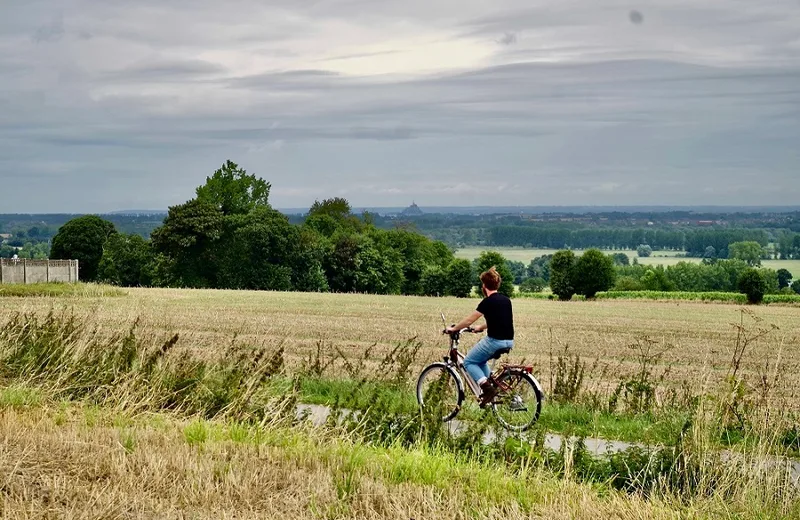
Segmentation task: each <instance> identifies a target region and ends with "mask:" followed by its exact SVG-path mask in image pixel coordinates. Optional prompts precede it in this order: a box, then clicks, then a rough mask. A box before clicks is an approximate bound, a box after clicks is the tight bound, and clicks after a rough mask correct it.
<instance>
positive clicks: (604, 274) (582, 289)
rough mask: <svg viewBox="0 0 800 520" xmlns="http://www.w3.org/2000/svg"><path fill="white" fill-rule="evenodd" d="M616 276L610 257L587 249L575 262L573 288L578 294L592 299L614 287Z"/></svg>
mask: <svg viewBox="0 0 800 520" xmlns="http://www.w3.org/2000/svg"><path fill="white" fill-rule="evenodd" d="M616 275H617V273H616V271H615V270H614V261H613V260H612V259H611V257H609V256H608V255H605V254H603V252H602V251H600V250H599V249H588V250H586V251H585V252H584V253H583V254H582V255H581V256H580V257H579V258H578V259H577V260H576V261H575V266H574V268H573V278H572V279H573V286H574V287H575V292H577V293H578V294H582V295H584V296H586V297H587V298H594V297H595V295H596V294H597V293H598V292H600V291H607V290H609V289H610V288H611V287H612V286H613V285H614V279H615V278H616Z"/></svg>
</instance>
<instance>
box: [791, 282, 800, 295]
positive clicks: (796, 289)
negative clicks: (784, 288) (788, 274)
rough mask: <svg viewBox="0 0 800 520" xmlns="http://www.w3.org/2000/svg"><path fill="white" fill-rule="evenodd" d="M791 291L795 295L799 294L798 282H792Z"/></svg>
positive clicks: (799, 283) (799, 284) (799, 285)
mask: <svg viewBox="0 0 800 520" xmlns="http://www.w3.org/2000/svg"><path fill="white" fill-rule="evenodd" d="M792 290H793V291H794V292H796V293H797V294H800V280H795V281H794V282H792Z"/></svg>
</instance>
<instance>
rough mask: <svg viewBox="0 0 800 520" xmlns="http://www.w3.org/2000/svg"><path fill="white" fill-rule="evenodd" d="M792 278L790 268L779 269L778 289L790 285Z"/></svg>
mask: <svg viewBox="0 0 800 520" xmlns="http://www.w3.org/2000/svg"><path fill="white" fill-rule="evenodd" d="M792 278H793V277H792V273H790V272H789V270H788V269H778V289H783V288H785V287H789V285H790V284H791V283H792Z"/></svg>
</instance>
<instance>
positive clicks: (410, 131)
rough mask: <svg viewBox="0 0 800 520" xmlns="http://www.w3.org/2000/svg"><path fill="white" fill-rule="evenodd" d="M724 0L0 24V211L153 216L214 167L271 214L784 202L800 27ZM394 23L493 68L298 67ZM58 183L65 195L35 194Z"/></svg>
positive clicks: (243, 7)
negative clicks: (143, 210) (327, 31)
mask: <svg viewBox="0 0 800 520" xmlns="http://www.w3.org/2000/svg"><path fill="white" fill-rule="evenodd" d="M731 1H732V2H733V3H731V4H730V6H729V5H728V2H727V0H726V1H725V2H723V1H716V0H709V3H708V4H707V5H706V7H699V6H696V5H695V3H692V2H688V1H682V0H676V1H675V2H672V3H670V4H666V3H656V2H648V1H644V0H643V1H642V2H640V4H641V5H634V6H631V4H630V3H622V2H616V3H612V4H608V5H603V6H599V5H597V4H595V3H592V2H589V1H588V0H582V1H573V2H570V3H566V4H558V5H555V6H548V9H547V10H543V9H533V8H531V7H530V3H529V2H524V1H519V2H515V1H509V2H503V3H493V4H492V5H491V6H488V5H487V4H485V3H471V2H469V1H467V0H465V1H463V2H455V1H452V2H451V1H450V0H442V1H441V2H437V3H436V4H435V5H430V6H429V7H430V9H428V8H427V7H425V5H427V4H425V5H423V4H422V2H421V1H418V0H410V3H388V2H380V1H363V0H355V1H353V0H342V1H338V2H308V3H306V2H303V3H298V2H290V1H288V0H282V1H281V2H279V3H270V4H269V5H267V4H264V3H261V2H257V1H254V0H253V1H251V0H233V4H230V5H228V4H225V5H222V4H220V3H219V2H211V1H209V0H196V1H194V0H193V1H191V2H190V1H189V0H179V2H178V3H177V4H176V3H173V2H170V3H164V2H157V1H156V0H142V1H141V2H137V3H135V4H131V3H129V2H122V1H121V0H111V1H109V2H101V3H97V2H91V1H89V0H76V1H75V3H74V6H77V7H75V8H74V9H71V10H70V11H69V12H65V19H66V22H67V23H66V26H65V24H64V20H63V19H62V20H61V27H62V29H63V31H62V32H61V35H60V36H59V30H58V24H56V23H51V24H50V25H49V26H48V25H47V24H45V26H42V25H41V22H42V19H41V16H40V12H41V9H34V8H33V7H29V6H27V4H26V5H25V6H14V7H13V8H11V9H10V11H9V13H10V15H9V16H10V18H9V19H6V20H5V21H3V20H0V69H2V71H3V79H4V85H3V90H2V91H0V113H1V114H3V117H2V118H0V179H2V180H3V183H4V187H6V189H5V190H3V191H2V192H0V205H2V206H3V207H4V208H7V209H6V211H61V210H73V211H101V210H113V209H119V208H120V207H123V206H138V207H145V206H146V207H165V206H166V205H168V204H171V203H176V202H181V201H182V200H186V198H188V197H189V196H191V192H192V189H193V187H194V186H196V185H197V184H198V183H200V182H202V180H203V179H204V178H205V176H206V175H207V174H208V173H209V172H210V171H212V170H213V169H214V168H216V167H218V166H219V164H221V163H222V162H223V161H224V160H225V159H227V158H231V159H234V160H237V162H239V163H240V164H243V165H244V166H245V167H247V169H248V171H253V172H256V173H258V174H260V175H263V176H265V177H266V178H268V179H269V180H270V181H271V182H272V183H273V186H275V190H274V195H275V197H276V198H275V199H274V202H275V204H277V205H282V206H290V205H298V206H301V207H304V206H307V205H308V204H309V203H310V202H311V201H313V199H314V198H320V197H325V196H329V195H330V194H331V193H334V192H335V191H336V190H343V192H346V193H349V194H350V195H351V196H352V197H354V199H353V200H352V202H353V203H354V205H364V204H365V203H366V202H367V201H369V200H372V199H373V198H374V193H381V198H382V200H385V201H386V202H387V203H388V204H389V205H391V204H397V205H402V204H405V203H407V202H408V201H407V199H409V198H414V199H416V200H417V202H418V203H421V204H432V203H441V202H443V201H447V202H449V203H451V204H465V205H466V204H473V203H476V202H479V201H480V200H481V199H480V197H481V193H486V191H485V189H484V188H486V189H488V188H489V187H492V186H500V185H503V186H506V188H505V191H504V192H503V194H502V199H498V200H502V201H503V203H509V204H537V203H538V204H541V203H556V204H570V203H574V204H591V203H594V204H597V203H605V204H619V203H630V202H631V201H632V200H635V201H636V202H640V203H645V204H646V203H683V204H695V203H703V204H708V203H712V202H713V203H730V204H741V203H756V202H759V203H789V202H794V201H796V199H797V197H798V196H800V187H798V185H797V182H796V180H797V171H798V170H800V152H798V151H797V146H796V143H795V142H794V141H795V140H796V136H797V135H800V88H799V87H798V85H800V46H798V45H797V31H796V27H797V25H793V24H794V23H795V22H797V21H798V14H797V13H796V12H795V11H796V10H795V11H792V10H791V9H789V8H788V7H789V3H781V2H779V1H778V2H775V3H771V4H770V5H769V6H766V7H765V6H760V5H757V4H751V3H744V2H739V1H738V0H731ZM39 5H40V7H41V6H44V5H51V6H55V5H56V4H55V2H50V1H49V0H43V2H42V3H40V4H39ZM704 5H705V4H704ZM275 6H278V7H279V8H280V9H279V10H278V11H274V12H273V11H269V12H268V13H266V12H265V11H264V9H267V8H270V9H272V8H274V7H275ZM631 7H636V8H637V9H638V10H640V11H641V12H642V13H643V14H644V17H645V20H646V23H645V24H643V25H642V26H641V27H639V26H634V25H632V24H631V23H630V20H629V18H628V13H629V11H630V9H631ZM484 11H485V12H484ZM50 12H52V11H50ZM15 13H17V14H16V15H15ZM282 13H287V16H285V17H284V16H282ZM267 14H269V15H270V16H272V15H274V20H273V18H270V17H268V16H267ZM267 19H269V20H270V23H269V24H266V22H264V21H263V20H267ZM397 19H402V20H404V21H406V22H405V23H408V24H410V25H411V26H414V27H417V26H418V27H419V29H420V31H421V32H424V31H425V30H430V31H433V32H432V33H431V34H434V35H435V37H436V38H443V39H447V38H451V37H452V36H451V35H452V34H454V33H455V34H456V36H455V37H452V38H453V40H452V41H453V42H455V43H458V42H461V41H462V40H459V38H463V39H464V40H463V41H465V42H469V43H470V44H474V43H475V42H479V43H481V44H484V43H485V44H486V45H487V46H488V47H490V48H491V53H490V54H489V55H487V56H486V57H485V59H483V61H482V62H481V64H480V66H478V65H473V66H472V67H464V68H463V70H461V71H460V72H441V71H440V72H438V73H429V72H428V73H425V74H409V75H403V76H391V75H379V76H370V77H359V76H357V75H346V74H343V73H336V72H333V71H331V70H328V68H329V67H330V68H334V67H335V66H336V65H337V63H336V62H337V60H338V61H342V62H346V61H347V60H355V59H360V58H372V57H375V56H383V55H385V56H386V60H387V61H388V62H391V60H393V59H395V57H397V59H403V58H402V56H401V55H400V53H401V52H402V50H403V45H405V43H404V42H402V41H401V42H399V43H397V44H396V45H397V48H396V49H393V48H387V46H386V45H381V46H380V47H379V49H380V50H373V48H367V49H364V52H358V48H355V51H356V52H349V51H351V50H353V47H348V48H347V49H346V50H345V51H343V52H333V53H332V56H330V57H328V58H318V56H319V54H314V53H312V54H310V55H312V56H314V59H306V58H304V56H307V55H309V54H307V53H308V50H307V48H306V47H304V45H309V42H310V41H316V42H317V43H319V40H314V39H315V38H319V36H318V31H321V30H322V28H323V26H324V25H325V24H333V26H338V25H337V24H342V23H348V24H354V25H353V27H354V31H355V32H357V30H363V31H365V32H368V31H369V30H370V29H372V28H374V27H378V26H380V23H381V22H387V23H390V22H393V21H396V20H397ZM178 20H179V21H180V23H177V21H178ZM273 21H274V23H273ZM415 24H416V25H415ZM43 27H50V29H49V32H48V31H47V30H43V32H42V38H43V39H41V40H36V41H32V40H31V37H30V35H31V34H34V33H37V32H38V31H39V30H40V29H42V28H43ZM348 27H349V26H348ZM793 27H794V29H793ZM66 28H68V29H69V30H66ZM170 29H174V31H172V30H170ZM81 34H85V35H88V34H91V35H92V36H93V37H92V38H89V39H87V38H82V37H81V36H80V35H81ZM512 35H513V36H514V38H512ZM70 36H77V37H70ZM517 36H519V37H518V38H517ZM53 38H56V39H57V38H60V40H58V42H59V44H58V45H38V44H37V43H36V42H37V41H41V43H44V42H48V41H56V40H54V39H53ZM393 38H395V36H394V35H393V34H391V33H390V32H388V31H387V34H386V41H387V42H390V41H394V39H393ZM498 39H499V41H498ZM503 40H505V41H506V43H507V44H505V45H497V43H498V42H499V43H503ZM448 41H450V40H448ZM748 42H749V43H748ZM324 44H325V45H324V46H322V48H323V49H325V48H327V47H330V48H331V49H336V45H335V44H336V42H335V41H324ZM387 45H388V44H387ZM695 51H696V52H695ZM315 52H316V51H315ZM765 55H766V56H768V57H767V58H766V59H764V60H760V59H759V58H760V57H761V56H765ZM281 60H286V61H281ZM553 61H556V63H553ZM287 63H289V64H290V65H291V66H290V67H287V65H286V64H287ZM163 172H169V174H168V175H167V174H164V173H163ZM58 177H61V178H69V179H70V182H69V183H68V184H69V188H68V189H65V190H52V189H49V190H48V186H51V185H52V180H53V179H55V178H58ZM720 179H724V183H723V182H721V180H720ZM754 179H758V182H754ZM723 184H724V185H725V186H726V189H725V190H722V189H718V188H720V186H721V185H723ZM73 186H74V189H73ZM475 186H479V187H483V188H481V189H475ZM776 186H778V187H782V188H783V189H782V190H775V189H774V188H775V187H776ZM360 187H368V189H366V188H365V189H362V188H360ZM62 192H63V193H62ZM86 193H91V194H92V195H91V196H89V195H87V194H86ZM499 193H500V192H498V194H499ZM371 194H372V195H371ZM498 196H500V195H498ZM99 205H102V207H101V206H99ZM439 205H441V204H439Z"/></svg>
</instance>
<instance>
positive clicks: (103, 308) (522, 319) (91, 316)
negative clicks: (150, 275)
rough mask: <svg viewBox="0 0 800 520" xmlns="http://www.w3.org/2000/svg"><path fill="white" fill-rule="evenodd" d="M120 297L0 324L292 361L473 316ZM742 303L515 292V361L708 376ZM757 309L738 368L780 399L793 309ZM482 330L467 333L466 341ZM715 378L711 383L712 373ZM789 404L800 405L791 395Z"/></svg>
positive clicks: (400, 304)
mask: <svg viewBox="0 0 800 520" xmlns="http://www.w3.org/2000/svg"><path fill="white" fill-rule="evenodd" d="M126 291H127V295H125V296H113V297H91V296H88V297H87V296H81V297H64V298H3V299H2V300H0V302H2V308H0V322H2V321H3V320H4V319H5V318H6V317H7V316H9V315H10V314H11V313H13V312H15V311H35V312H39V313H43V312H46V311H47V310H48V309H51V308H54V307H55V308H65V307H66V308H69V309H73V310H74V312H75V313H76V314H78V315H80V316H83V317H85V319H87V320H89V321H90V323H92V324H96V325H97V326H98V327H99V330H100V331H101V332H103V331H105V332H109V333H110V332H122V331H125V330H127V329H128V328H129V327H130V325H131V324H132V323H133V322H134V320H136V319H139V320H140V321H139V328H140V330H142V331H143V332H156V333H158V334H161V337H166V336H167V335H169V334H172V333H175V332H177V333H179V334H180V335H181V341H180V343H181V344H182V345H184V346H185V347H189V348H191V349H192V350H194V351H196V352H200V353H203V354H207V355H210V356H213V355H214V354H215V353H222V351H223V350H224V348H225V347H227V346H228V345H230V343H231V341H234V340H235V341H237V342H239V343H241V344H252V345H265V346H273V345H274V346H275V347H276V348H277V346H278V345H279V344H282V345H284V346H285V348H286V358H287V362H288V364H289V365H290V366H291V365H297V364H299V363H300V362H301V360H302V359H303V358H305V357H307V356H308V355H309V354H310V353H312V352H316V349H317V345H318V343H319V342H322V347H323V349H324V351H327V352H332V351H333V349H335V348H338V349H340V350H341V351H343V352H344V353H345V354H346V355H348V356H351V357H360V356H361V354H362V353H363V351H364V350H365V349H366V348H368V347H369V346H371V345H376V348H375V349H374V354H375V355H374V357H379V355H380V353H381V352H386V351H388V350H389V349H390V348H392V347H393V346H394V345H396V344H398V343H400V342H403V341H405V340H407V339H409V338H412V337H417V338H419V340H420V341H421V342H422V343H423V348H422V350H421V355H420V356H419V358H418V359H417V366H418V367H419V366H422V365H424V364H427V363H428V362H430V361H433V360H436V359H438V358H439V357H440V356H442V355H443V354H444V353H445V348H446V341H445V340H446V338H445V337H444V336H442V335H441V334H440V331H441V328H442V324H441V318H440V316H439V313H440V312H443V313H444V314H445V316H447V319H448V321H456V320H458V319H460V318H461V317H462V316H463V315H466V314H467V313H469V312H470V311H471V310H472V309H474V307H475V306H476V304H477V300H459V299H455V298H422V297H400V296H372V295H369V296H368V295H353V294H314V293H272V292H244V291H241V292H234V291H212V290H177V289H175V290H172V289H129V290H126ZM741 309H742V307H740V306H736V305H731V304H710V303H695V302H655V301H598V302H557V301H547V300H528V299H517V300H515V301H514V310H515V321H516V329H517V339H516V348H515V351H514V353H513V359H516V360H520V359H525V360H526V361H529V362H532V363H534V364H535V365H536V367H537V368H536V372H537V374H538V375H539V376H540V379H541V380H542V381H543V383H545V386H547V381H548V378H549V375H550V353H551V352H553V353H557V352H558V351H560V350H562V349H563V348H564V347H565V346H568V347H569V351H570V352H571V353H577V354H580V356H581V357H582V358H583V359H584V360H586V361H587V362H588V363H589V365H590V366H592V365H594V364H595V362H596V364H597V366H596V367H595V368H593V369H591V370H590V372H591V373H590V374H589V379H591V380H593V384H598V383H601V384H603V385H607V386H608V387H609V388H611V387H613V386H614V385H615V384H616V383H617V382H618V381H619V380H620V378H621V377H623V376H625V375H626V374H630V373H632V372H634V371H635V370H636V369H637V366H638V365H637V354H638V353H640V352H639V351H638V350H637V349H636V348H632V346H633V345H636V344H637V343H638V344H640V345H644V344H646V343H647V341H646V340H645V338H647V339H649V340H652V341H654V342H655V343H654V344H653V345H652V347H651V353H655V352H661V351H663V354H662V355H661V357H660V359H658V360H656V361H655V363H656V365H657V366H656V370H655V372H656V373H663V372H664V371H665V370H669V374H668V377H667V378H666V380H667V382H668V383H669V382H672V383H680V382H682V381H689V382H691V383H692V384H705V383H706V382H707V381H705V379H707V377H706V376H707V375H710V376H711V378H712V379H714V380H717V381H718V380H721V379H722V378H723V377H724V375H725V373H726V371H727V369H728V367H729V365H730V360H731V356H732V353H733V348H734V345H735V343H736V330H735V328H734V327H733V324H734V323H739V321H740V320H741V319H742V315H741ZM750 309H752V311H753V313H754V314H755V316H757V317H758V318H759V319H760V320H762V322H761V323H760V324H755V323H754V322H753V320H752V318H751V317H750V316H745V317H744V324H745V326H746V327H748V328H751V329H752V328H754V327H756V326H761V327H770V326H772V325H775V326H776V327H777V329H775V330H774V331H772V332H770V333H769V334H768V335H767V336H766V337H765V338H763V339H761V340H758V341H757V342H755V343H754V344H752V345H749V346H748V348H747V351H746V353H745V356H744V362H743V367H742V370H743V373H744V374H746V375H748V376H749V377H750V378H751V380H752V381H754V382H755V381H756V380H758V378H759V377H760V375H761V374H762V373H764V372H765V371H766V372H772V371H774V368H775V363H776V362H779V363H780V367H781V368H780V372H781V374H782V376H783V378H784V379H783V384H782V385H780V386H781V387H782V388H781V389H776V390H777V391H778V392H782V393H783V397H793V396H794V394H795V392H796V389H797V388H800V369H798V367H799V366H800V307H796V306H795V307H792V306H772V305H771V306H759V307H753V308H750ZM476 340H477V337H467V338H466V339H465V340H464V341H463V342H462V345H463V347H464V348H468V347H469V346H470V345H472V344H473V343H474V341H476ZM710 382H712V383H713V382H715V381H713V380H712V381H710ZM794 402H797V401H796V400H794Z"/></svg>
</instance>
